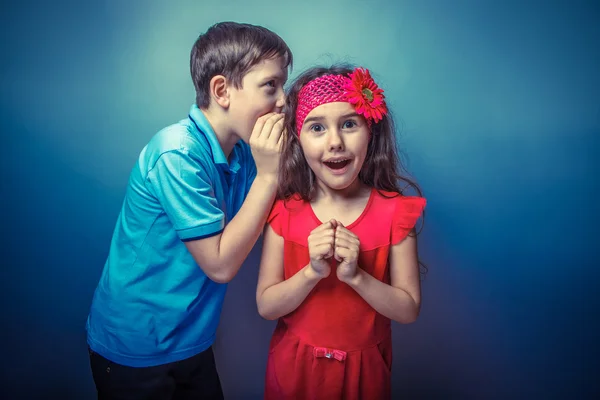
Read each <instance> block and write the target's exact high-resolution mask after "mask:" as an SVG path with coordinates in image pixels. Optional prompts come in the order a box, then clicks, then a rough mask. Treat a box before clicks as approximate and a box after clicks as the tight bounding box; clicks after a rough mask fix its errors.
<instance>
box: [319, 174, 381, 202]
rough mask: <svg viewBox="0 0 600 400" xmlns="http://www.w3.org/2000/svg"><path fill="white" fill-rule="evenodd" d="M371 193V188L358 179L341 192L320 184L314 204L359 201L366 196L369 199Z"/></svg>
mask: <svg viewBox="0 0 600 400" xmlns="http://www.w3.org/2000/svg"><path fill="white" fill-rule="evenodd" d="M370 193H371V188H370V187H369V186H367V185H365V184H364V183H362V182H361V181H360V179H358V178H357V179H356V180H355V181H354V182H353V183H352V184H351V185H350V186H348V187H347V188H345V189H341V190H336V189H332V188H330V187H328V186H326V185H324V184H323V183H321V182H319V183H318V184H317V190H316V195H315V197H314V199H313V201H312V203H317V202H319V203H320V202H324V203H338V204H339V203H345V202H353V201H355V200H357V199H362V198H364V197H365V196H366V197H368V196H369V194H370Z"/></svg>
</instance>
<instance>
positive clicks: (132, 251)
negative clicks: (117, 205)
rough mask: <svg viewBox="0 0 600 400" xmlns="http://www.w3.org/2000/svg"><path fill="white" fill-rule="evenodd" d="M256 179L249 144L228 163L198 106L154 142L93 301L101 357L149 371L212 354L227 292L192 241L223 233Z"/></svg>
mask: <svg viewBox="0 0 600 400" xmlns="http://www.w3.org/2000/svg"><path fill="white" fill-rule="evenodd" d="M255 175H256V166H255V164H254V160H253V158H252V154H251V152H250V147H249V146H248V145H247V144H246V143H244V142H243V141H239V142H238V143H237V144H236V145H235V147H234V148H233V151H232V152H231V154H230V156H229V162H228V160H227V159H226V158H225V155H224V153H223V150H222V149H221V147H220V145H219V142H218V141H217V137H216V135H215V133H214V131H213V129H212V128H211V126H210V124H209V123H208V120H207V119H206V117H205V116H204V115H203V114H202V112H201V111H200V109H198V107H197V106H196V105H194V106H192V108H191V110H190V113H189V117H188V118H186V119H184V120H182V121H180V122H179V123H177V124H174V125H171V126H169V127H167V128H165V129H163V130H161V131H160V132H158V133H157V134H156V135H155V136H154V137H153V138H152V139H151V141H150V142H149V143H148V145H147V146H146V147H145V148H144V149H143V150H142V152H141V154H140V156H139V159H138V161H137V163H136V164H135V167H134V168H133V170H132V172H131V175H130V178H129V184H128V187H127V192H126V195H125V200H124V202H123V205H122V208H121V212H120V214H119V217H118V219H117V223H116V227H115V230H114V233H113V238H112V242H111V245H110V251H109V254H108V257H107V260H106V263H105V265H104V270H103V272H102V275H101V277H100V282H99V284H98V287H97V288H96V291H95V293H94V297H93V300H92V306H91V309H90V313H89V316H88V319H87V324H86V329H87V335H88V336H87V338H88V344H89V346H90V348H91V349H92V350H93V351H95V352H97V353H98V354H100V355H102V356H104V357H105V358H108V359H109V360H111V361H114V362H116V363H119V364H123V365H128V366H132V367H145V366H153V365H159V364H165V363H169V362H173V361H178V360H182V359H185V358H188V357H191V356H193V355H195V354H197V353H200V352H202V351H204V350H206V349H207V348H208V347H209V346H211V345H212V343H213V341H214V339H215V332H216V330H217V326H218V324H219V318H220V313H221V307H222V305H223V299H224V296H225V291H226V288H227V285H226V284H220V283H216V282H213V281H212V280H210V279H209V278H208V277H207V276H206V275H205V274H204V272H203V271H202V269H201V268H200V267H199V266H198V265H197V264H196V262H195V261H194V259H193V257H192V255H191V254H190V253H189V251H188V250H187V248H186V246H185V244H184V241H187V240H194V239H200V238H206V237H210V236H213V235H216V234H219V233H221V232H222V231H223V228H224V226H225V224H226V223H227V222H228V221H229V220H231V219H232V218H233V217H234V216H235V214H236V213H237V211H238V210H239V209H240V207H241V206H242V203H243V201H244V199H245V198H246V195H247V193H248V191H249V190H250V186H251V184H252V181H253V180H254V177H255Z"/></svg>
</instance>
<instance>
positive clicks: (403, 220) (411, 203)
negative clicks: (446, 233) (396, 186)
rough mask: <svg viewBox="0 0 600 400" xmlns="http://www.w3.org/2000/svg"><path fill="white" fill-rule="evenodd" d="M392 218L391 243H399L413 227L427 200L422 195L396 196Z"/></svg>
mask: <svg viewBox="0 0 600 400" xmlns="http://www.w3.org/2000/svg"><path fill="white" fill-rule="evenodd" d="M396 199H397V200H396V210H395V212H394V217H393V219H392V241H391V242H392V245H394V244H397V243H400V242H401V241H402V240H404V238H405V237H406V236H408V234H409V233H410V231H411V230H412V229H413V228H414V227H415V225H416V223H417V220H418V219H419V218H420V217H421V214H422V213H423V210H424V209H425V205H426V204H427V201H426V200H425V198H423V197H416V196H398V197H397V198H396Z"/></svg>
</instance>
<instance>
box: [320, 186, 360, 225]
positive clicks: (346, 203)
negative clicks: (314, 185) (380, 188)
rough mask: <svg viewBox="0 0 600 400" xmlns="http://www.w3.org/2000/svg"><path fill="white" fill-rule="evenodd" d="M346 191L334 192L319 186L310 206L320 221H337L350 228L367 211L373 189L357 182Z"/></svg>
mask: <svg viewBox="0 0 600 400" xmlns="http://www.w3.org/2000/svg"><path fill="white" fill-rule="evenodd" d="M356 181H357V182H358V183H357V184H356V185H355V184H354V183H353V184H352V185H351V186H350V187H348V188H346V189H344V190H333V189H331V188H327V187H323V186H322V185H319V187H318V189H317V193H316V196H315V198H314V199H313V201H312V202H311V204H310V206H311V208H312V211H313V213H314V215H315V216H316V217H317V219H318V220H319V221H322V222H324V221H329V220H330V219H335V220H337V221H338V222H341V223H342V224H343V225H344V226H346V227H348V226H351V225H352V224H354V222H356V221H357V220H358V218H360V216H361V215H363V213H364V212H365V210H366V207H367V205H368V203H369V199H370V198H371V192H372V189H371V188H370V187H369V186H367V185H365V184H364V183H362V182H360V181H359V180H358V179H357V180H356Z"/></svg>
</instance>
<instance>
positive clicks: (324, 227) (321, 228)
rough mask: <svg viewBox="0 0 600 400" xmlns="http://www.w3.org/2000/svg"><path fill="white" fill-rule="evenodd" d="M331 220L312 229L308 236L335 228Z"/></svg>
mask: <svg viewBox="0 0 600 400" xmlns="http://www.w3.org/2000/svg"><path fill="white" fill-rule="evenodd" d="M332 221H333V220H329V221H327V222H324V223H322V224H321V225H319V226H317V227H316V228H315V229H313V230H312V231H311V232H310V234H311V235H312V234H314V233H319V232H321V231H325V230H327V229H332V230H333V228H335V226H334V225H333V222H332Z"/></svg>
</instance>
